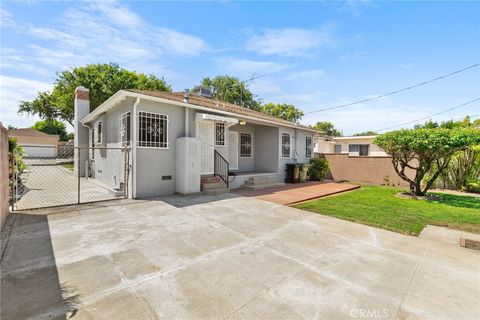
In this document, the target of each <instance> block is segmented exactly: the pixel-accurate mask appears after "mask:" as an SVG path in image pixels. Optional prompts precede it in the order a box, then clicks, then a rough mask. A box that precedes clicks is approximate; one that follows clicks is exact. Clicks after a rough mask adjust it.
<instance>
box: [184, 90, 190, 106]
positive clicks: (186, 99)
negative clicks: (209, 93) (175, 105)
mask: <svg viewBox="0 0 480 320" xmlns="http://www.w3.org/2000/svg"><path fill="white" fill-rule="evenodd" d="M189 99H190V91H189V90H188V89H185V91H184V93H183V102H185V103H188V102H189Z"/></svg>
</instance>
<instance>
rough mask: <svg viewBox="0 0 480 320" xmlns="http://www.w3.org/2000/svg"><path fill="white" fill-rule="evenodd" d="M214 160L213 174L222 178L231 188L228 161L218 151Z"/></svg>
mask: <svg viewBox="0 0 480 320" xmlns="http://www.w3.org/2000/svg"><path fill="white" fill-rule="evenodd" d="M214 151H215V152H214V158H213V174H214V175H215V176H218V177H220V179H222V181H223V182H225V184H226V185H227V188H228V187H229V181H228V172H229V171H230V164H229V163H228V161H227V160H226V159H225V158H224V157H223V156H222V155H221V154H220V153H219V152H218V151H217V150H214Z"/></svg>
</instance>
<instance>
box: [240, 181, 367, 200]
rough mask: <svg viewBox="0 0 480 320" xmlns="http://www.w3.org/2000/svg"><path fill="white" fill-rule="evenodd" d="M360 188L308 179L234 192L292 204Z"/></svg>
mask: <svg viewBox="0 0 480 320" xmlns="http://www.w3.org/2000/svg"><path fill="white" fill-rule="evenodd" d="M358 188H360V186H358V185H354V184H349V183H336V182H318V181H308V182H305V183H287V184H286V185H285V186H282V187H275V188H269V189H263V190H245V189H236V190H233V192H234V193H235V194H238V195H241V196H244V197H256V198H258V199H261V200H265V201H270V202H274V203H278V204H283V205H292V204H295V203H300V202H303V201H307V200H311V199H317V198H321V197H327V196H331V195H335V194H338V193H342V192H347V191H351V190H355V189H358Z"/></svg>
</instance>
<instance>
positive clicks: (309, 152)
mask: <svg viewBox="0 0 480 320" xmlns="http://www.w3.org/2000/svg"><path fill="white" fill-rule="evenodd" d="M305 156H306V157H307V158H311V157H312V137H306V138H305Z"/></svg>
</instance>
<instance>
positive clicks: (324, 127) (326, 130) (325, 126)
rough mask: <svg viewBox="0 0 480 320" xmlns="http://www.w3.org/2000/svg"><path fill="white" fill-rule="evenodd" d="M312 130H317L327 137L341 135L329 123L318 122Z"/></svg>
mask: <svg viewBox="0 0 480 320" xmlns="http://www.w3.org/2000/svg"><path fill="white" fill-rule="evenodd" d="M313 128H314V129H315V130H318V131H320V132H322V133H323V134H325V135H327V136H329V137H341V136H342V133H341V132H340V131H338V130H337V129H335V126H334V125H333V123H331V122H329V121H318V122H317V123H316V124H315V125H314V126H313Z"/></svg>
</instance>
